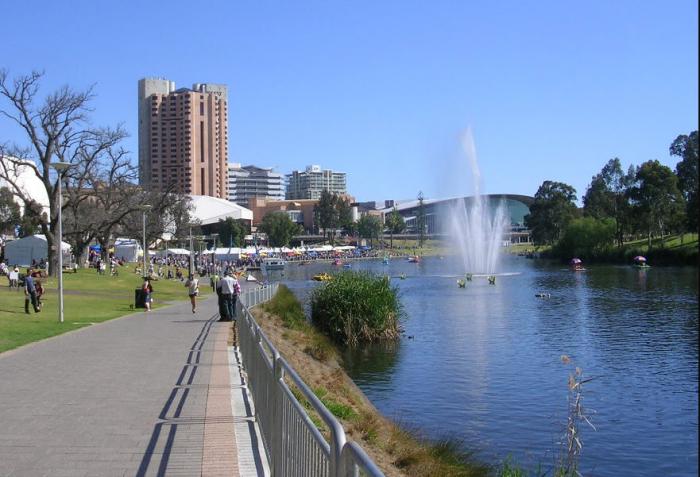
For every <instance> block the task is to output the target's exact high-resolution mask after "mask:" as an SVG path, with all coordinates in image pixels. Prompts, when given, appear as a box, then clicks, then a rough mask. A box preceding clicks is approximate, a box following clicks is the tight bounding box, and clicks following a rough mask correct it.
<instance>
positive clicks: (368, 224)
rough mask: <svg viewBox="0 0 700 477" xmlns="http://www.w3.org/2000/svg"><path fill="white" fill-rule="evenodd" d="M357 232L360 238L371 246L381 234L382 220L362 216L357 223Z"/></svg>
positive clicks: (370, 216) (373, 216) (372, 216)
mask: <svg viewBox="0 0 700 477" xmlns="http://www.w3.org/2000/svg"><path fill="white" fill-rule="evenodd" d="M357 231H358V233H359V234H360V237H362V238H368V239H369V240H370V243H371V244H373V243H374V239H375V238H376V239H379V236H380V235H381V233H382V220H381V219H380V218H379V217H377V216H375V215H363V216H362V217H360V220H358V222H357Z"/></svg>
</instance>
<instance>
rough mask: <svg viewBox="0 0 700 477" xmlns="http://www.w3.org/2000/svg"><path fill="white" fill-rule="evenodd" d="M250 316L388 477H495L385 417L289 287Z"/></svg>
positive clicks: (455, 447)
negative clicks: (307, 315)
mask: <svg viewBox="0 0 700 477" xmlns="http://www.w3.org/2000/svg"><path fill="white" fill-rule="evenodd" d="M280 302H281V303H280ZM272 310H274V313H273V312H272ZM252 312H253V315H254V316H255V319H256V321H257V322H258V324H259V325H260V326H261V328H262V329H263V331H264V333H265V335H266V336H267V337H268V338H269V339H270V341H271V342H272V343H273V344H274V345H275V347H277V349H278V350H279V351H280V353H281V354H282V355H283V356H284V357H285V359H286V360H287V361H288V362H289V363H290V364H291V365H292V366H293V367H294V369H296V370H297V372H298V373H299V375H300V376H301V378H302V379H303V380H304V381H305V382H306V383H307V384H308V385H309V387H310V388H311V389H312V390H313V391H314V393H315V394H316V395H317V396H318V397H319V399H321V401H322V402H323V403H324V404H325V405H326V407H327V408H328V409H329V410H330V411H331V412H332V413H333V414H334V415H335V416H336V417H337V418H338V419H339V420H340V421H341V422H342V424H343V427H344V428H345V429H346V431H347V433H348V435H349V436H350V437H351V438H352V439H354V440H356V441H357V442H359V443H360V444H361V445H362V447H363V448H364V449H365V450H366V451H367V453H368V454H369V455H370V456H371V457H372V459H373V460H374V461H375V462H376V463H377V465H378V466H379V467H380V468H381V469H382V471H383V472H384V473H385V474H386V475H387V476H396V477H399V476H435V475H440V476H487V475H491V474H492V471H493V469H492V468H491V467H490V466H488V465H485V464H483V463H480V462H476V461H474V460H473V459H470V457H469V455H468V454H466V453H464V452H462V451H460V450H459V448H460V446H459V444H460V443H458V442H454V441H449V440H445V441H442V442H437V443H431V442H428V441H427V440H422V439H421V438H420V436H418V435H417V434H416V433H414V432H410V431H408V430H406V429H403V428H402V427H401V426H400V425H397V424H396V423H394V422H392V421H391V420H389V419H387V418H386V417H384V416H382V415H381V413H379V411H378V410H377V409H376V408H375V407H374V406H373V405H372V403H371V402H370V401H369V399H367V397H366V396H365V395H364V393H363V392H362V391H361V390H360V389H359V388H358V387H357V386H356V385H355V383H354V382H353V381H352V380H351V379H350V377H349V376H348V375H347V374H346V373H345V371H344V370H343V368H342V366H341V362H340V353H339V351H338V349H337V348H336V347H335V346H334V345H333V344H332V343H331V342H330V340H329V339H328V338H327V337H325V336H324V335H322V334H321V333H320V332H318V331H316V330H315V328H313V326H311V325H310V324H308V322H307V321H306V319H305V318H304V314H303V311H302V309H301V305H300V304H299V302H298V301H297V300H296V298H295V297H294V296H293V295H292V293H291V292H290V291H289V290H288V289H286V287H283V286H282V287H280V292H279V294H278V295H277V296H276V297H275V298H274V299H273V301H272V302H270V303H269V304H266V305H264V306H261V307H256V308H255V309H253V310H252ZM297 398H300V395H298V394H297ZM302 401H303V399H302ZM302 404H304V403H303V402H302ZM307 412H309V414H310V415H311V418H312V420H313V421H314V423H315V424H316V425H317V427H319V429H320V430H321V432H324V433H326V434H327V431H328V430H327V429H325V427H324V425H323V423H322V421H321V420H320V418H319V417H318V416H315V415H314V414H313V411H312V410H311V409H310V408H309V407H307Z"/></svg>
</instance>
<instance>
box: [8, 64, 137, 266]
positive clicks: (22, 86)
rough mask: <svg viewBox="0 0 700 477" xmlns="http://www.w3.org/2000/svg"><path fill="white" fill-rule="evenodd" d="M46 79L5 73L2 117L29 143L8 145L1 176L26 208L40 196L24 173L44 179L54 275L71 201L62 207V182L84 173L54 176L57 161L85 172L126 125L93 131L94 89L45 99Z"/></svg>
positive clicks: (44, 227)
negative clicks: (61, 224)
mask: <svg viewBox="0 0 700 477" xmlns="http://www.w3.org/2000/svg"><path fill="white" fill-rule="evenodd" d="M42 76H43V73H40V72H32V73H31V74H29V75H24V76H18V77H16V78H14V79H12V80H11V79H10V78H9V76H8V73H7V71H6V70H0V98H4V100H5V101H4V102H5V103H7V106H0V115H2V116H4V117H6V118H7V119H9V120H10V121H11V122H14V123H15V124H16V125H17V126H19V128H20V129H21V130H23V131H24V133H25V135H26V139H27V140H28V144H29V145H28V146H24V147H23V146H20V145H16V144H12V145H9V146H2V148H1V149H0V155H1V156H3V160H2V161H1V164H2V166H0V177H1V178H2V179H4V180H5V181H6V182H7V184H8V186H9V187H10V189H11V190H12V192H13V193H14V194H15V195H16V196H17V197H19V199H20V200H21V201H22V202H24V204H25V205H29V204H33V203H34V202H35V198H34V197H31V196H30V195H29V193H28V192H27V191H26V190H24V189H23V188H22V187H20V184H19V183H18V181H17V177H18V171H19V170H20V169H21V168H28V169H29V170H30V171H31V172H33V173H34V174H35V175H36V177H38V178H39V179H40V180H41V183H42V184H43V186H44V188H45V189H46V193H47V195H48V199H49V203H48V206H49V213H48V214H42V215H41V217H40V220H39V225H40V227H41V231H42V233H43V234H44V235H45V236H46V241H47V245H48V258H49V273H50V274H51V275H55V274H56V265H57V263H56V262H57V254H56V250H54V248H56V249H57V247H55V245H56V241H57V237H56V232H57V228H58V208H59V207H65V204H66V203H67V202H64V203H63V204H61V203H59V197H58V190H57V189H58V187H57V186H58V181H59V180H61V181H64V182H66V181H67V182H68V183H70V182H71V180H76V179H75V174H78V175H79V174H80V172H75V171H73V172H70V173H68V172H65V171H64V172H61V173H58V174H53V173H51V163H52V162H55V161H61V162H70V163H72V164H74V165H76V168H77V169H78V170H83V171H84V170H85V167H86V164H85V161H86V160H88V158H90V157H91V156H95V157H99V156H101V154H102V153H103V152H104V151H105V150H108V149H109V148H111V147H114V146H115V145H116V143H117V142H118V141H120V140H121V139H123V137H124V136H125V132H124V131H123V130H122V129H121V127H118V128H117V129H115V130H110V129H93V128H90V126H89V124H88V113H89V112H90V108H89V102H90V100H91V99H92V97H93V94H92V87H90V88H88V89H87V90H86V91H76V90H73V89H72V88H70V87H68V86H63V87H61V88H59V89H58V90H56V91H55V92H53V93H50V94H49V95H47V96H46V97H45V98H43V100H42V99H40V98H39V86H40V81H41V78H42ZM88 168H89V167H88ZM68 174H70V175H68Z"/></svg>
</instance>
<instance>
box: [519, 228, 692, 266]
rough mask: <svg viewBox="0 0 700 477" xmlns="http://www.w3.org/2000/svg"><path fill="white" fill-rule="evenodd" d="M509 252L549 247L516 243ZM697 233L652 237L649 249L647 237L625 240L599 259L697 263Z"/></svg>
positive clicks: (544, 249)
mask: <svg viewBox="0 0 700 477" xmlns="http://www.w3.org/2000/svg"><path fill="white" fill-rule="evenodd" d="M508 251H509V252H510V253H524V252H528V251H533V252H541V253H545V254H546V253H548V252H550V251H551V247H550V246H548V245H544V246H535V245H533V244H516V245H511V246H510V247H509V248H508ZM697 253H698V234H684V235H683V239H682V240H681V235H680V234H678V235H669V236H666V237H665V238H664V240H663V241H662V240H661V238H658V237H657V238H654V239H652V241H651V251H650V250H649V246H648V242H647V239H645V238H644V239H639V240H633V241H630V242H625V243H624V244H623V247H622V249H617V247H613V248H612V249H611V250H610V253H609V254H606V255H604V256H601V257H600V259H599V260H600V261H603V262H605V261H610V262H615V263H619V262H622V263H629V262H630V260H631V258H632V256H634V255H637V254H640V255H649V257H648V258H654V257H655V256H656V257H658V258H659V259H660V260H661V261H663V262H664V263H668V262H670V263H674V262H675V263H688V264H693V263H696V264H697Z"/></svg>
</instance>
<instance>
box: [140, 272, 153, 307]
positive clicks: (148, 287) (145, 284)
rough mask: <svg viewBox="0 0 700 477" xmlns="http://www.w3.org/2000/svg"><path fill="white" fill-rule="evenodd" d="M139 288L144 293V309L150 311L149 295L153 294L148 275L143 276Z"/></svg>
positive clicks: (150, 298)
mask: <svg viewBox="0 0 700 477" xmlns="http://www.w3.org/2000/svg"><path fill="white" fill-rule="evenodd" d="M141 290H143V294H144V299H143V304H144V306H145V307H146V309H145V310H144V311H151V300H153V298H152V297H151V295H152V294H153V285H151V280H150V279H149V278H148V277H144V278H143V285H142V286H141Z"/></svg>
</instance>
